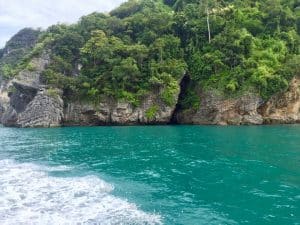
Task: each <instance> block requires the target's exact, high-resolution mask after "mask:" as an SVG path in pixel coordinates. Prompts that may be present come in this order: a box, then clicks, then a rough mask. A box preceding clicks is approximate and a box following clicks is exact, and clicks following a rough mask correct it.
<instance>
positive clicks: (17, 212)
mask: <svg viewBox="0 0 300 225" xmlns="http://www.w3.org/2000/svg"><path fill="white" fill-rule="evenodd" d="M51 169H53V168H50V170H51ZM61 169H62V167H59V168H58V170H61ZM54 170H55V168H54ZM47 171H49V167H48V168H44V167H42V166H38V165H34V164H21V163H17V162H15V161H12V160H0V224H1V225H6V224H7V225H11V224H22V225H27V224H34V225H35V224H43V225H46V224H76V225H77V224H161V218H160V216H159V215H154V214H149V213H146V212H143V211H141V210H139V209H138V208H137V206H136V205H135V204H132V203H129V202H127V201H126V200H123V199H121V198H118V197H115V196H113V195H112V194H111V191H112V190H113V186H112V185H110V184H108V183H106V182H105V181H103V180H101V179H99V178H98V177H96V176H87V177H72V178H65V177H64V178H60V177H51V176H49V175H48V173H47Z"/></svg>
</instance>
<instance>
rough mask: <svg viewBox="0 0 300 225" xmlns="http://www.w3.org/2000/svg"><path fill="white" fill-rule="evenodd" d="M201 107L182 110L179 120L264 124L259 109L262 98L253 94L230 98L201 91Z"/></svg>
mask: <svg viewBox="0 0 300 225" xmlns="http://www.w3.org/2000/svg"><path fill="white" fill-rule="evenodd" d="M199 98H200V99H201V103H200V107H199V108H198V109H197V110H195V109H188V110H183V111H180V112H179V113H178V115H177V120H178V121H179V123H181V124H215V125H245V124H262V123H263V118H262V116H261V115H260V114H259V113H258V111H257V109H258V108H259V106H260V105H261V103H262V99H261V98H260V97H258V96H255V95H253V94H248V95H244V96H242V97H239V98H233V99H228V98H225V97H223V96H221V95H217V94H215V93H213V92H211V91H201V90H200V91H199Z"/></svg>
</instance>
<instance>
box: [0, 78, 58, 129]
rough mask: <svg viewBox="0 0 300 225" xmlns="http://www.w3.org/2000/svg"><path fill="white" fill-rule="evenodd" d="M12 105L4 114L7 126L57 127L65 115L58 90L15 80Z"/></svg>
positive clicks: (3, 117)
mask: <svg viewBox="0 0 300 225" xmlns="http://www.w3.org/2000/svg"><path fill="white" fill-rule="evenodd" d="M13 87H14V88H15V89H14V92H13V93H10V105H9V107H8V109H7V110H6V111H5V112H4V114H3V116H2V119H1V121H2V123H3V125H5V126H15V127H56V126H60V124H61V119H62V116H63V101H62V99H61V97H60V95H59V93H58V92H57V94H56V93H55V95H54V94H53V91H52V90H47V89H42V88H41V87H35V86H29V85H25V84H21V83H18V82H13Z"/></svg>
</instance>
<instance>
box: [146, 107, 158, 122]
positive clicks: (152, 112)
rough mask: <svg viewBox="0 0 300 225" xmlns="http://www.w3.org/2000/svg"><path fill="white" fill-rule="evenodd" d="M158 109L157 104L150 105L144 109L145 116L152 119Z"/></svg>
mask: <svg viewBox="0 0 300 225" xmlns="http://www.w3.org/2000/svg"><path fill="white" fill-rule="evenodd" d="M158 110H159V107H158V106H157V105H154V106H151V107H150V108H149V109H148V110H147V111H146V118H147V119H148V120H154V119H155V117H156V114H157V112H158Z"/></svg>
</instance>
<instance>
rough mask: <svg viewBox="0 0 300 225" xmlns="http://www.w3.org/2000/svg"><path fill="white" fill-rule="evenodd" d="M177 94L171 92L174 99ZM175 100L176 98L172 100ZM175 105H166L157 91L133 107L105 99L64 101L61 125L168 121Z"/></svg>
mask: <svg viewBox="0 0 300 225" xmlns="http://www.w3.org/2000/svg"><path fill="white" fill-rule="evenodd" d="M178 94H179V93H177V94H176V95H174V98H175V100H177V99H178ZM175 102H176V101H175ZM174 110H175V104H174V105H173V106H168V105H167V104H165V103H164V102H163V101H162V100H161V99H160V97H159V94H154V93H152V94H149V95H148V97H146V98H145V99H144V100H143V102H142V103H141V105H139V106H133V105H132V104H130V103H129V102H126V101H116V100H115V99H110V98H106V99H105V100H103V101H101V102H100V103H97V104H91V103H90V104H88V103H80V102H71V103H67V105H66V107H65V109H64V119H63V124H64V125H134V124H167V123H169V122H170V120H171V117H172V114H173V111H174Z"/></svg>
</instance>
